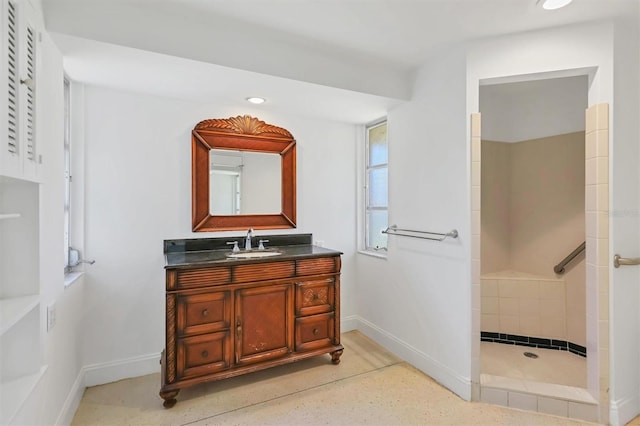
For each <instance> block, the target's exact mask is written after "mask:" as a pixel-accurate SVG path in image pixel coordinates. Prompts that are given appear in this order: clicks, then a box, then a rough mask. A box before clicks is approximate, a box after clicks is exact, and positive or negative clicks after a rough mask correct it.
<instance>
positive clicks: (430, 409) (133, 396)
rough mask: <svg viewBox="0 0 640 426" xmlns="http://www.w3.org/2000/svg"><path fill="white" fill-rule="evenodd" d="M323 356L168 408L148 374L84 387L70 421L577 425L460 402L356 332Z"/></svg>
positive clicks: (194, 391)
mask: <svg viewBox="0 0 640 426" xmlns="http://www.w3.org/2000/svg"><path fill="white" fill-rule="evenodd" d="M342 344H343V345H344V346H345V351H344V354H343V355H342V358H341V361H342V362H341V363H340V364H339V365H337V366H336V365H332V364H331V362H329V357H328V356H323V357H317V358H313V359H309V360H304V361H300V362H298V363H295V364H290V365H285V366H281V367H276V368H273V369H270V370H265V371H261V372H257V373H253V374H249V375H245V376H240V377H235V378H232V379H227V380H224V381H220V382H212V383H207V384H204V385H200V386H196V387H192V388H189V389H184V390H182V391H181V392H180V394H179V395H178V398H177V399H178V403H177V404H176V405H175V406H174V407H173V408H171V409H165V408H163V407H162V400H161V399H160V397H159V396H158V390H159V387H160V375H159V374H151V375H148V376H143V377H137V378H134V379H128V380H122V381H119V382H116V383H110V384H107V385H102V386H96V387H92V388H89V389H87V390H86V391H85V394H84V396H83V398H82V401H81V403H80V406H79V408H78V410H77V412H76V414H75V417H74V419H73V423H72V424H73V425H303V424H304V425H307V426H309V425H359V424H367V425H516V424H517V425H545V426H546V425H579V424H585V423H584V422H579V421H574V420H571V419H567V418H561V417H554V416H549V415H544V414H538V413H532V412H526V411H519V410H514V409H510V408H506V407H500V406H494V405H488V404H484V403H479V402H466V401H463V400H462V399H460V398H459V397H458V396H456V395H455V394H453V393H451V392H450V391H449V390H447V389H445V388H444V387H442V386H440V385H439V384H438V383H436V382H435V381H433V380H432V379H431V378H429V377H428V376H426V375H424V374H423V373H421V372H420V371H418V370H416V369H415V368H413V367H411V366H410V365H408V364H407V363H404V362H402V361H401V360H400V359H398V358H397V357H395V356H394V355H392V354H390V353H389V352H387V351H386V350H384V349H383V348H382V347H380V346H379V345H377V344H375V343H374V342H372V341H371V340H369V339H368V338H367V337H365V336H363V335H362V334H360V333H358V332H356V331H352V332H348V333H344V334H343V335H342Z"/></svg>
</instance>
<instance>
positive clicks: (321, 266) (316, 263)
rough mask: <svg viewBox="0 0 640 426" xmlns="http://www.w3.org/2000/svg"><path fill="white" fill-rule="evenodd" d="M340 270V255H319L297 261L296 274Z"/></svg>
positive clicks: (324, 272)
mask: <svg viewBox="0 0 640 426" xmlns="http://www.w3.org/2000/svg"><path fill="white" fill-rule="evenodd" d="M339 270H340V258H339V257H319V258H315V259H302V260H298V261H297V263H296V275H298V276H304V275H319V274H332V273H334V272H337V271H339Z"/></svg>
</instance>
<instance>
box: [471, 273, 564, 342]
mask: <svg viewBox="0 0 640 426" xmlns="http://www.w3.org/2000/svg"><path fill="white" fill-rule="evenodd" d="M523 275H524V276H523ZM480 291H481V294H482V298H481V303H480V308H481V330H482V331H490V332H498V333H506V334H516V335H522V336H534V337H546V338H554V339H559V340H567V324H566V300H565V299H566V298H565V295H566V289H565V281H564V280H563V279H553V278H548V279H547V278H534V277H530V276H529V277H528V276H526V275H525V274H517V273H513V274H509V273H500V274H488V275H483V276H482V277H481V278H480Z"/></svg>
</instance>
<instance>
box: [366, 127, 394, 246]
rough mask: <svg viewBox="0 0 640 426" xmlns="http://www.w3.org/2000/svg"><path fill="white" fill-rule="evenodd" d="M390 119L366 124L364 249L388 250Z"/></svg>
mask: <svg viewBox="0 0 640 426" xmlns="http://www.w3.org/2000/svg"><path fill="white" fill-rule="evenodd" d="M388 151H389V149H388V144H387V122H386V120H385V121H379V122H376V123H374V124H371V125H369V126H367V127H366V138H365V153H366V160H365V161H366V163H365V164H366V166H365V173H366V176H365V193H366V195H365V220H364V223H365V250H375V251H378V250H387V235H386V234H383V233H382V231H383V230H385V229H386V228H387V226H388V225H387V224H388V221H389V205H388V193H389V185H388V163H389V159H388Z"/></svg>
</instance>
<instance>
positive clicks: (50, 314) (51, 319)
mask: <svg viewBox="0 0 640 426" xmlns="http://www.w3.org/2000/svg"><path fill="white" fill-rule="evenodd" d="M55 326H56V304H55V303H52V304H50V305H49V306H47V331H51V330H52V329H53V327H55Z"/></svg>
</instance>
